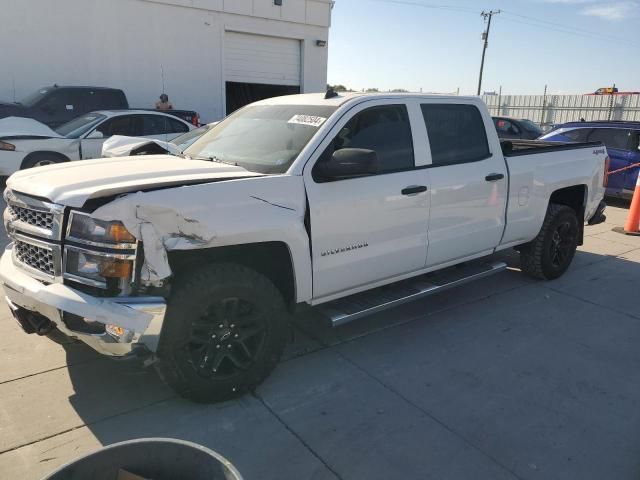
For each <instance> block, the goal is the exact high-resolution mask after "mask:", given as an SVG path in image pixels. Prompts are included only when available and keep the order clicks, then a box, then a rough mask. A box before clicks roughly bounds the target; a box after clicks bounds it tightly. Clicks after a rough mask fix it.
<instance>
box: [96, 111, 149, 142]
mask: <svg viewBox="0 0 640 480" xmlns="http://www.w3.org/2000/svg"><path fill="white" fill-rule="evenodd" d="M96 130H98V131H99V132H102V134H103V135H104V136H105V138H106V137H110V136H112V135H125V136H131V137H135V136H137V135H139V130H140V129H139V128H138V118H136V116H135V115H124V116H121V117H115V118H111V119H109V120H107V121H106V122H104V123H103V124H101V125H99V126H98V128H96Z"/></svg>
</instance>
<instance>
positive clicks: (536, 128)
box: [520, 119, 544, 135]
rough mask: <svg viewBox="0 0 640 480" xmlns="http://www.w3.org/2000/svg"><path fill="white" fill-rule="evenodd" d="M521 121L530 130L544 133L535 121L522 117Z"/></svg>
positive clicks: (540, 133)
mask: <svg viewBox="0 0 640 480" xmlns="http://www.w3.org/2000/svg"><path fill="white" fill-rule="evenodd" d="M520 122H521V123H522V125H524V128H526V129H527V130H529V131H530V132H534V133H537V134H538V135H542V134H543V133H544V132H543V131H542V129H541V128H540V127H539V126H538V125H537V124H535V123H533V122H532V121H531V120H527V119H522V120H520Z"/></svg>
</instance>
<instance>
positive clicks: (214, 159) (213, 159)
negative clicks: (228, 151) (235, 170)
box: [191, 155, 238, 167]
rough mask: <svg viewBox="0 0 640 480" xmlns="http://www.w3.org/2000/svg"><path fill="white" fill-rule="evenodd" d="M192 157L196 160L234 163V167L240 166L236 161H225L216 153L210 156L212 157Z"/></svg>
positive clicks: (226, 163)
mask: <svg viewBox="0 0 640 480" xmlns="http://www.w3.org/2000/svg"><path fill="white" fill-rule="evenodd" d="M191 158H193V159H194V160H209V161H210V162H215V163H223V164H225V165H232V166H234V167H237V166H238V164H237V163H236V162H225V161H224V160H220V159H219V158H218V157H216V156H215V155H213V156H210V157H191Z"/></svg>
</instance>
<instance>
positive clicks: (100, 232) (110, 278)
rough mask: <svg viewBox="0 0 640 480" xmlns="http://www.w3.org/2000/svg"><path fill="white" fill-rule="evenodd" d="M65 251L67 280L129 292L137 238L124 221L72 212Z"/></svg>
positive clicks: (123, 292) (65, 274)
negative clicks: (108, 219) (106, 219)
mask: <svg viewBox="0 0 640 480" xmlns="http://www.w3.org/2000/svg"><path fill="white" fill-rule="evenodd" d="M65 242H66V245H65V248H64V277H65V278H66V279H68V280H73V281H76V282H80V283H84V284H87V285H91V286H95V287H101V288H107V289H111V288H116V289H117V290H118V291H119V292H120V293H121V294H126V293H127V292H128V291H129V286H130V284H131V282H132V281H133V277H134V271H135V258H136V249H137V244H136V238H135V237H134V236H133V235H132V234H131V233H130V232H129V231H128V230H127V229H126V228H125V226H124V225H123V224H122V222H118V221H114V222H108V221H104V220H98V219H96V218H93V217H91V216H90V215H88V214H86V213H82V212H71V215H70V217H69V223H68V227H67V236H66V239H65Z"/></svg>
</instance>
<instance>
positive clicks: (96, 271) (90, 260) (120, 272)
mask: <svg viewBox="0 0 640 480" xmlns="http://www.w3.org/2000/svg"><path fill="white" fill-rule="evenodd" d="M65 255H66V257H65V277H67V278H69V279H72V280H77V281H80V282H82V281H83V280H89V282H83V283H90V284H92V285H94V286H98V287H106V286H107V282H108V280H109V279H117V280H119V281H124V282H127V283H128V282H129V281H130V280H131V275H132V273H133V261H134V256H133V255H126V254H119V253H118V254H116V253H105V252H93V251H87V250H84V249H81V248H77V247H72V246H68V247H66V248H65Z"/></svg>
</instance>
